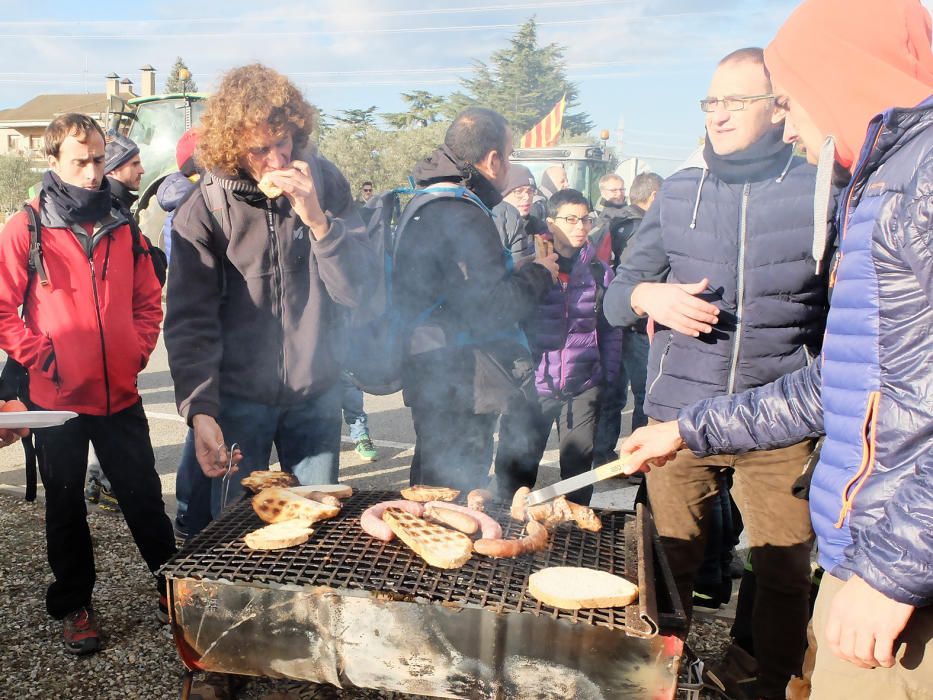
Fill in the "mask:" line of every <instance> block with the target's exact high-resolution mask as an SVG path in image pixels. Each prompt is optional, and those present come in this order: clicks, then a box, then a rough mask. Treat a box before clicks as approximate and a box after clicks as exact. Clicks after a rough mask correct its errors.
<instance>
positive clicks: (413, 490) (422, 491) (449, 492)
mask: <svg viewBox="0 0 933 700" xmlns="http://www.w3.org/2000/svg"><path fill="white" fill-rule="evenodd" d="M459 495H460V492H459V491H458V490H457V489H449V488H447V487H446V486H424V485H422V484H418V485H416V486H410V487H408V488H404V489H402V498H404V499H405V500H406V501H415V502H416V503H430V502H431V501H454V500H456V499H457V496H459Z"/></svg>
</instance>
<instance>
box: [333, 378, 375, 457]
mask: <svg viewBox="0 0 933 700" xmlns="http://www.w3.org/2000/svg"><path fill="white" fill-rule="evenodd" d="M340 382H341V385H342V386H343V422H344V423H346V424H347V426H348V427H349V428H350V439H351V440H353V442H356V441H357V440H360V439H361V438H364V437H368V436H369V423H368V421H367V418H366V411H365V410H363V391H362V390H361V389H360V388H358V387H357V386H356V385H355V384H354V383H353V382H351V381H350V379H349V378H348V377H347V376H346V375H343V377H342V378H341V380H340Z"/></svg>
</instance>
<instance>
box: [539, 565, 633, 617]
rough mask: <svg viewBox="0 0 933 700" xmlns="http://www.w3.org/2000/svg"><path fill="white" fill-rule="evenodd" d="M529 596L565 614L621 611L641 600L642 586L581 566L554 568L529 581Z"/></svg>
mask: <svg viewBox="0 0 933 700" xmlns="http://www.w3.org/2000/svg"><path fill="white" fill-rule="evenodd" d="M528 592H529V593H530V594H531V595H532V596H533V597H534V598H535V599H537V600H540V601H541V602H542V603H544V604H545V605H552V606H554V607H555V608H561V609H562V610H580V609H581V608H618V607H623V606H625V605H629V604H631V603H633V602H635V601H636V600H638V586H636V585H635V584H634V583H631V582H630V581H627V580H626V579H624V578H622V577H621V576H616V575H614V574H610V573H608V572H606V571H597V570H595V569H584V568H582V567H579V566H552V567H550V568H547V569H541V571H536V572H535V573H533V574H532V575H531V576H530V577H529V578H528Z"/></svg>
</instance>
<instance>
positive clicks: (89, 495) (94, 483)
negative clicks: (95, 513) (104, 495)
mask: <svg viewBox="0 0 933 700" xmlns="http://www.w3.org/2000/svg"><path fill="white" fill-rule="evenodd" d="M99 499H100V482H99V481H98V480H97V479H96V478H94V477H93V476H92V477H91V478H90V479H88V480H87V486H85V487H84V500H85V501H87V502H88V503H97V501H98V500H99Z"/></svg>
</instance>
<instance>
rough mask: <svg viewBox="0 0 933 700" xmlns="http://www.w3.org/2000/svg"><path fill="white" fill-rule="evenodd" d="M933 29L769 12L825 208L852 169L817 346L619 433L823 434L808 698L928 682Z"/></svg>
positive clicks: (870, 693)
mask: <svg viewBox="0 0 933 700" xmlns="http://www.w3.org/2000/svg"><path fill="white" fill-rule="evenodd" d="M930 39H931V20H930V16H929V14H928V13H927V11H926V10H925V9H924V8H923V6H922V5H921V4H920V2H919V0H885V2H884V3H877V2H871V1H870V0H806V2H804V3H802V4H801V5H800V6H799V7H798V8H797V9H796V10H795V11H794V13H793V14H792V15H791V17H790V18H789V19H788V20H787V22H786V23H785V24H784V25H783V26H782V27H781V29H780V30H779V31H778V34H777V36H776V37H775V39H774V41H772V43H771V44H770V45H769V46H768V47H767V49H765V63H766V65H767V67H768V69H769V71H770V73H771V78H772V82H773V87H774V93H775V94H776V95H777V99H776V104H777V105H778V106H780V107H783V109H784V111H785V112H786V114H785V115H784V116H785V117H786V121H785V132H784V138H785V140H786V141H789V142H795V143H797V144H798V145H800V146H801V147H803V148H804V149H805V150H806V152H807V157H808V159H809V160H810V161H811V162H813V163H819V169H818V174H817V197H818V198H817V200H816V202H817V206H818V207H819V210H820V211H825V210H824V209H823V206H824V204H825V203H826V202H827V201H828V198H826V199H824V198H822V197H821V196H820V194H821V190H822V192H823V194H825V195H828V191H829V185H830V182H831V179H832V178H835V179H836V180H837V181H838V180H842V181H843V182H844V181H846V180H847V181H848V184H847V186H846V189H845V190H844V192H843V193H842V196H841V197H840V200H839V208H838V211H837V213H836V226H837V228H838V231H839V234H840V235H839V239H840V240H841V244H840V251H839V254H838V256H837V258H836V260H835V261H834V264H833V265H834V267H833V269H832V275H831V281H832V283H833V297H832V306H831V308H830V312H829V319H828V321H827V327H826V338H825V342H824V344H823V353H822V356H821V358H820V361H819V362H814V363H813V364H812V365H811V366H810V367H808V368H805V369H803V370H800V371H798V372H796V373H794V374H790V375H787V376H785V377H783V378H781V379H780V380H778V381H776V382H774V383H772V384H768V385H766V386H763V387H760V388H758V389H755V390H752V391H749V392H745V393H743V394H737V395H733V396H724V397H719V398H716V399H710V400H707V401H702V402H699V403H697V404H694V405H693V406H690V407H687V408H684V409H683V410H681V412H680V414H679V416H678V419H677V421H670V422H668V423H663V424H659V425H656V426H651V427H649V428H645V429H642V430H641V431H639V432H638V433H636V434H634V435H633V436H632V437H631V438H629V440H627V441H626V442H625V443H624V444H623V445H622V446H621V449H620V451H621V452H628V453H631V454H632V456H633V458H632V465H631V468H632V469H636V468H645V469H647V468H648V465H649V464H653V465H663V463H664V462H665V461H666V459H667V458H668V457H669V456H670V455H671V453H672V452H675V451H676V450H678V449H681V448H683V447H687V448H689V449H691V450H692V451H693V452H695V453H697V454H700V455H704V454H719V453H731V452H742V451H745V450H749V449H758V448H760V447H762V446H763V445H767V446H771V447H776V446H780V445H782V444H791V443H794V442H797V441H799V440H800V439H801V438H803V437H812V436H816V435H821V434H824V435H825V436H826V440H825V443H824V445H823V449H822V453H821V455H820V461H819V463H818V464H817V466H816V469H815V471H814V474H813V481H812V484H811V489H810V515H811V519H812V521H813V528H814V531H815V532H816V535H817V544H818V548H819V557H820V564H821V565H822V566H823V568H824V569H825V570H826V574H825V575H824V577H823V582H822V585H821V587H820V593H819V597H818V598H817V602H816V608H815V610H814V615H813V633H814V637H815V642H814V643H812V645H811V652H815V668H814V670H813V675H812V695H811V697H813V698H818V699H819V700H824V699H825V698H839V699H840V700H841V699H842V698H846V699H848V698H872V699H874V698H885V700H899V699H901V698H931V697H933V641H931V640H933V605H931V603H933V371H931V366H933V361H931V358H933V332H931V331H933V97H931V93H933V52H931V50H930ZM821 182H822V185H823V186H822V187H821ZM821 245H823V235H822V234H820V235H818V236H815V239H814V249H816V248H817V247H818V246H821ZM662 468H663V466H662ZM788 697H799V696H791V695H788Z"/></svg>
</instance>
